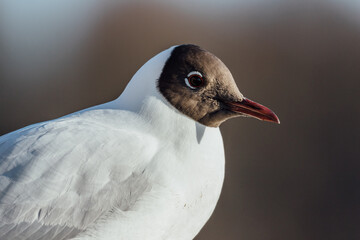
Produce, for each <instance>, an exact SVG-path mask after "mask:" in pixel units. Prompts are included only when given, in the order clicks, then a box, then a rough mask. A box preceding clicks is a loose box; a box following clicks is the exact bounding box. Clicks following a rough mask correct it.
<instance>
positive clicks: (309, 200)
mask: <svg viewBox="0 0 360 240" xmlns="http://www.w3.org/2000/svg"><path fill="white" fill-rule="evenodd" d="M182 43H193V44H197V45H200V46H202V47H203V48H205V49H207V50H209V51H211V52H212V53H214V54H215V55H217V56H218V57H219V58H220V59H222V60H223V61H224V63H225V64H226V65H227V66H228V67H229V69H230V70H231V71H232V73H233V76H234V78H235V79H236V81H237V84H238V86H239V88H240V91H241V92H242V93H244V95H245V96H247V97H249V98H250V99H252V100H255V101H258V102H260V103H262V104H264V105H266V106H268V107H270V108H271V109H272V110H274V111H275V112H276V113H277V115H278V116H279V118H280V120H281V125H275V124H268V123H264V122H260V121H257V120H254V119H232V120H229V121H228V122H226V123H224V124H223V125H222V126H221V130H222V133H223V138H224V144H225V152H226V160H227V162H226V179H225V183H224V188H223V192H222V195H221V198H220V201H219V203H218V206H217V208H216V210H215V212H214V214H213V216H212V217H211V219H210V221H209V222H208V223H207V225H206V226H205V227H204V228H203V230H202V231H201V232H200V234H199V235H198V236H197V237H196V239H197V240H205V239H206V240H213V239H222V240H227V239H244V240H267V239H274V240H275V239H276V240H285V239H292V240H297V239H307V240H308V239H317V240H318V239H346V240H350V239H360V150H359V149H360V128H359V126H358V125H357V124H358V123H359V122H360V104H359V103H360V100H359V97H360V96H359V90H360V1H356V0H354V1H351V0H348V1H340V0H339V1H335V0H333V1H332V0H328V1H320V0H318V1H310V0H301V1H300V0H299V1H289V0H287V1H285V0H283V1H282V0H266V1H265V0H252V1H250V0H237V1H236V0H223V1H205V0H199V1H196V2H195V1H190V0H183V1H165V0H164V1H160V0H158V1H153V0H152V1H145V0H144V1H130V0H129V1H106V0H103V1H96V0H52V1H48V0H32V1H19V0H0V134H1V135H2V134H5V133H7V132H10V131H13V130H16V129H18V128H21V127H24V126H26V125H29V124H31V123H36V122H40V121H44V120H49V119H53V118H57V117H60V116H63V115H65V114H68V113H71V112H74V111H77V110H80V109H83V108H86V107H89V106H93V105H96V104H100V103H103V102H107V101H110V100H112V99H115V98H116V97H118V96H119V95H120V94H121V92H122V90H123V89H124V87H125V85H126V84H127V82H128V81H129V80H130V78H131V77H132V75H133V74H134V73H135V72H136V70H137V69H138V68H139V67H140V66H141V65H142V64H144V63H145V62H146V61H147V60H148V59H149V58H151V57H152V56H154V55H155V54H157V53H158V52H160V51H162V50H164V49H166V48H168V47H170V46H172V45H176V44H182Z"/></svg>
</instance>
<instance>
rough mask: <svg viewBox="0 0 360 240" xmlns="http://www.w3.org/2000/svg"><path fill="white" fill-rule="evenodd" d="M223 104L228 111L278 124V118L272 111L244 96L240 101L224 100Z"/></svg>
mask: <svg viewBox="0 0 360 240" xmlns="http://www.w3.org/2000/svg"><path fill="white" fill-rule="evenodd" d="M225 104H226V105H227V106H228V107H229V110H230V111H233V112H236V113H241V114H244V115H246V116H250V117H254V118H257V119H259V120H263V121H268V122H273V123H279V124H280V120H279V118H278V117H277V116H276V114H275V113H274V112H273V111H271V110H270V109H269V108H267V107H265V106H263V105H261V104H259V103H256V102H254V101H251V100H250V99H247V98H244V99H243V100H242V101H241V102H225Z"/></svg>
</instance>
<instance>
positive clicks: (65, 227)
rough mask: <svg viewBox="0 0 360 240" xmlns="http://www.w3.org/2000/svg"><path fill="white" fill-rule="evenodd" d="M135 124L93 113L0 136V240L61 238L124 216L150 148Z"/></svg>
mask: <svg viewBox="0 0 360 240" xmlns="http://www.w3.org/2000/svg"><path fill="white" fill-rule="evenodd" d="M139 121H140V120H139V119H136V118H134V116H133V115H131V114H130V113H126V112H125V113H124V112H123V111H117V110H93V111H89V112H84V113H81V114H74V115H71V116H69V117H65V118H60V119H57V120H53V121H50V122H44V123H40V124H35V125H32V126H29V127H26V128H23V129H20V130H18V131H15V132H12V133H9V134H7V135H4V136H2V137H0V239H2V240H5V239H9V240H10V239H11V240H14V239H19V240H23V239H56V240H58V239H59V240H60V239H68V238H70V237H73V236H75V235H76V234H77V233H79V232H80V231H83V230H85V229H86V227H87V226H88V225H89V224H91V223H93V222H94V221H96V219H98V218H99V217H100V216H101V215H102V214H104V213H107V212H109V211H111V209H112V208H114V207H116V208H119V209H127V208H128V207H129V204H131V203H132V202H134V201H135V200H136V199H133V198H134V194H133V195H131V191H133V192H136V190H137V189H136V184H134V183H138V185H139V183H140V185H142V182H141V181H143V180H142V179H141V177H142V176H141V172H142V171H143V169H144V168H145V167H146V165H147V163H148V162H149V161H150V160H151V158H152V156H153V155H154V154H155V152H156V148H157V145H156V143H157V142H156V141H155V140H154V138H152V137H151V136H150V135H144V134H139V126H142V125H141V124H142V122H141V121H140V122H139ZM131 124H133V127H132V125H131ZM121 126H126V129H124V128H122V127H121ZM134 146H136V151H134ZM131 188H133V189H131ZM141 189H145V188H144V187H143V188H141ZM141 191H143V190H141ZM141 191H140V192H139V193H138V194H137V197H138V196H139V195H140V194H141ZM135 197H136V196H135Z"/></svg>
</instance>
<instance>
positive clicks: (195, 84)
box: [185, 71, 204, 89]
mask: <svg viewBox="0 0 360 240" xmlns="http://www.w3.org/2000/svg"><path fill="white" fill-rule="evenodd" d="M185 83H186V85H187V86H188V87H189V88H191V89H196V88H199V87H201V86H202V85H203V84H204V79H203V76H202V74H201V73H199V72H196V71H193V72H190V73H189V74H188V75H187V78H185Z"/></svg>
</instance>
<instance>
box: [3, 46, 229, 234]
mask: <svg viewBox="0 0 360 240" xmlns="http://www.w3.org/2000/svg"><path fill="white" fill-rule="evenodd" d="M172 49H173V48H170V49H168V50H166V51H164V52H162V53H160V54H158V55H157V56H155V57H154V58H152V59H151V60H150V61H149V62H147V63H146V64H145V65H144V66H143V67H142V68H141V69H140V70H139V71H138V72H137V73H136V74H135V75H134V77H133V79H132V80H131V81H130V83H129V85H128V86H127V88H126V90H125V91H124V93H123V94H122V95H121V96H120V97H119V98H118V99H117V100H115V101H113V102H110V103H107V104H103V105H100V106H96V107H93V108H90V109H86V110H83V111H80V112H77V113H74V114H71V115H68V116H65V117H62V118H59V119H56V120H52V121H48V122H43V123H38V124H34V125H31V126H28V127H26V128H23V129H20V130H18V131H15V132H12V133H9V134H6V135H4V136H2V137H0V175H1V176H0V239H2V240H6V239H9V240H10V239H11V240H15V239H18V240H21V239H32V240H34V239H55V240H60V239H71V238H74V239H99V240H100V239H103V240H105V239H106V240H112V239H117V240H119V239H127V240H129V239H130V240H131V239H192V238H193V237H194V236H195V235H196V234H197V233H198V232H199V231H200V229H201V227H202V226H203V225H204V224H205V222H206V221H207V220H208V218H209V217H210V215H211V213H212V211H213V210H214V207H215V205H216V202H217V200H218V198H219V194H220V191H221V186H222V182H223V178H224V152H223V144H222V138H221V134H220V131H219V129H218V128H209V127H206V126H204V125H202V124H199V123H198V122H195V121H194V120H192V119H190V118H189V117H187V116H185V115H183V114H181V113H179V111H178V110H177V109H175V108H174V107H173V106H171V105H170V104H169V103H168V102H167V101H166V100H165V98H164V97H163V96H162V95H161V94H159V92H158V91H157V89H156V80H157V79H158V78H159V76H160V73H161V70H162V67H163V66H164V64H165V62H166V60H167V59H168V58H169V56H170V54H171V51H172Z"/></svg>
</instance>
